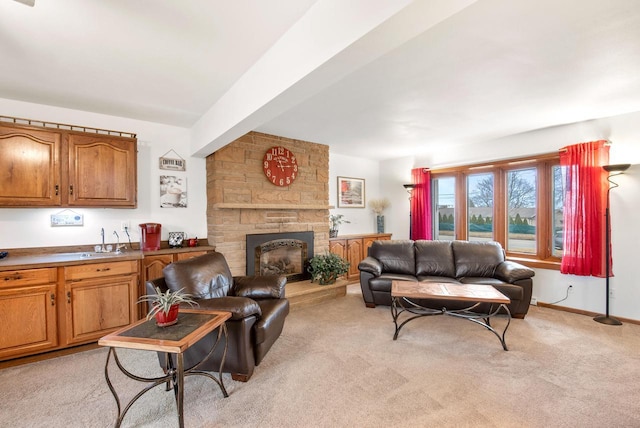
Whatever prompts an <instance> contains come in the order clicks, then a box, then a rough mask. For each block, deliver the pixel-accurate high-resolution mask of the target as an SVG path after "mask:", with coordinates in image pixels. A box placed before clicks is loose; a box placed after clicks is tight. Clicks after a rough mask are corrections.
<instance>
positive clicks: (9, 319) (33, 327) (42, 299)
mask: <svg viewBox="0 0 640 428" xmlns="http://www.w3.org/2000/svg"><path fill="white" fill-rule="evenodd" d="M56 304H57V302H56V285H55V284H47V285H39V286H30V287H18V288H0V326H1V328H2V334H0V360H2V359H6V358H13V357H18V356H22V355H28V354H33V353H36V352H42V351H46V350H48V349H52V348H55V347H56V346H57V345H58V336H57V324H56Z"/></svg>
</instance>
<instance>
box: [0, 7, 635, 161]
mask: <svg viewBox="0 0 640 428" xmlns="http://www.w3.org/2000/svg"><path fill="white" fill-rule="evenodd" d="M367 6H369V7H367ZM296 43H297V44H299V45H300V46H295V44H296ZM266 89H271V91H267V90H266ZM247 94H250V96H247ZM253 94H256V96H255V99H254V98H253ZM0 98H8V99H15V100H21V101H28V102H33V103H39V104H48V105H55V106H61V107H67V108H72V109H79V110H86V111H92V112H98V113H105V114H110V115H115V116H123V117H130V118H135V119H141V120H148V121H153V122H159V123H166V124H171V125H177V126H183V127H188V128H192V129H193V130H194V135H196V138H195V142H194V143H193V144H194V146H193V147H192V149H193V150H192V151H193V152H194V153H195V152H198V153H199V154H201V155H202V154H206V153H207V152H209V153H210V152H211V151H213V150H215V149H216V148H218V147H221V146H222V145H224V144H226V143H228V142H229V141H231V140H232V139H233V138H236V137H237V136H239V135H242V134H243V133H245V132H247V131H248V130H251V129H255V130H258V131H261V132H267V133H272V134H276V135H281V136H285V137H291V138H299V139H304V140H307V141H313V142H317V143H322V144H328V145H330V146H331V150H332V151H333V152H335V153H342V154H346V155H354V156H362V157H366V158H371V159H389V158H395V157H400V156H407V155H420V154H423V153H426V152H428V150H429V148H430V147H433V145H434V144H438V145H441V144H452V145H454V144H455V145H464V144H476V143H480V142H484V141H487V140H491V139H495V138H500V137H504V136H508V135H511V134H517V133H522V132H527V131H531V130H535V129H540V128H545V127H550V126H555V125H559V124H565V123H571V122H577V121H582V120H589V119H594V118H600V117H607V116H612V115H618V114H624V113H629V112H635V111H640V1H637V0H607V1H603V0H562V1H558V0H536V1H533V0H477V1H474V0H455V1H454V0H416V1H409V0H402V1H401V0H393V1H391V0H387V1H385V0H375V1H373V0H367V1H364V0H359V1H351V2H348V3H345V2H343V1H341V0H278V1H277V2H265V1H260V0H234V1H233V2H231V1H222V0H220V1H212V0H183V1H180V2H178V1H168V0H167V1H160V0H136V1H131V0H91V1H87V0H55V1H54V0H36V4H35V7H33V8H30V7H28V6H24V5H22V4H19V3H17V2H15V1H11V0H0ZM0 113H2V114H8V115H10V112H0ZM35 119H39V118H35Z"/></svg>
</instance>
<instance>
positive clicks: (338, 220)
mask: <svg viewBox="0 0 640 428" xmlns="http://www.w3.org/2000/svg"><path fill="white" fill-rule="evenodd" d="M342 223H351V222H350V221H349V220H345V219H344V215H342V214H330V215H329V238H335V237H336V236H338V229H339V228H340V225H341V224H342Z"/></svg>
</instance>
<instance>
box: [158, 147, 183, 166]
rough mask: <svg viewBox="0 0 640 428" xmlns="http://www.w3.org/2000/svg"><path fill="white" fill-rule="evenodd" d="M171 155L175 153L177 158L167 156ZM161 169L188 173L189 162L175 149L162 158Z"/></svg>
mask: <svg viewBox="0 0 640 428" xmlns="http://www.w3.org/2000/svg"><path fill="white" fill-rule="evenodd" d="M169 153H173V154H174V155H175V157H168V156H167V155H168V154H169ZM160 169H169V170H172V171H186V170H187V161H186V160H184V159H183V158H182V157H181V156H180V155H179V154H177V153H176V152H175V151H174V150H173V149H171V150H169V151H168V152H167V153H165V154H164V155H162V156H161V157H160Z"/></svg>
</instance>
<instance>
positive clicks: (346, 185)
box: [338, 177, 364, 208]
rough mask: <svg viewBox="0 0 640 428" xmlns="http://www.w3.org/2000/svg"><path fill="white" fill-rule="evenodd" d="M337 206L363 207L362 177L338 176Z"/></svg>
mask: <svg viewBox="0 0 640 428" xmlns="http://www.w3.org/2000/svg"><path fill="white" fill-rule="evenodd" d="M338 208H364V178H352V177H338Z"/></svg>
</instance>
